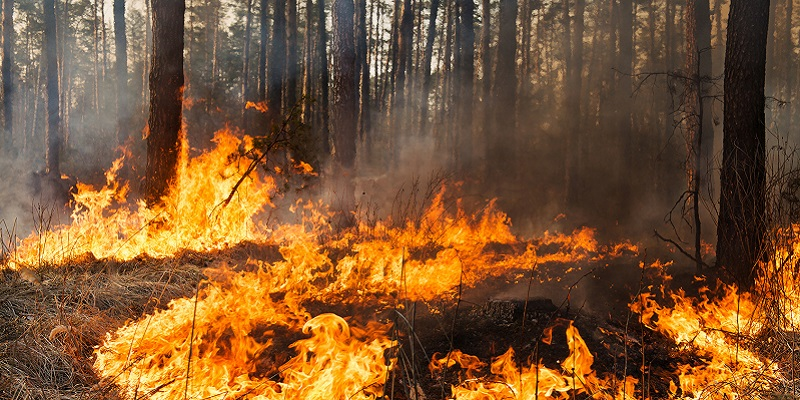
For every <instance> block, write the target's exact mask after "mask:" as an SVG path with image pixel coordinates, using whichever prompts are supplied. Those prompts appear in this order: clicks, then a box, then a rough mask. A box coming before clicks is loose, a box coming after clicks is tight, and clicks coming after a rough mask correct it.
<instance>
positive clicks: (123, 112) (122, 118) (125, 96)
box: [114, 0, 131, 145]
mask: <svg viewBox="0 0 800 400" xmlns="http://www.w3.org/2000/svg"><path fill="white" fill-rule="evenodd" d="M125 33H126V30H125V0H114V44H115V46H116V56H117V65H116V67H117V68H116V69H117V145H123V144H124V143H125V142H126V141H127V140H128V135H129V134H130V133H129V131H128V128H129V127H130V126H131V106H130V97H129V96H130V94H129V93H128V38H127V36H125Z"/></svg>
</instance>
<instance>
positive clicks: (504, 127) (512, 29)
mask: <svg viewBox="0 0 800 400" xmlns="http://www.w3.org/2000/svg"><path fill="white" fill-rule="evenodd" d="M516 21H517V2H516V0H500V18H499V20H498V22H497V26H498V27H499V28H500V32H499V35H498V38H497V68H496V70H495V90H494V99H493V105H494V107H495V114H494V128H495V132H493V135H492V136H493V140H492V142H491V148H490V150H489V151H490V153H489V159H490V160H491V162H490V163H489V164H490V166H489V167H488V171H489V178H490V179H491V180H492V182H495V183H496V184H498V185H499V188H498V189H500V193H501V194H507V193H505V192H504V191H505V189H506V185H508V184H513V182H515V175H514V172H513V171H514V168H515V166H516V160H517V154H516V153H517V152H516V146H517V144H516V137H515V129H516V118H515V116H516V106H517V99H516V90H517V82H516V54H517V47H516V46H517V41H516V38H517V24H516Z"/></svg>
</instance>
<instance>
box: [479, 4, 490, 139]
mask: <svg viewBox="0 0 800 400" xmlns="http://www.w3.org/2000/svg"><path fill="white" fill-rule="evenodd" d="M491 14H492V13H491V8H490V4H489V0H482V1H481V16H482V17H483V21H482V22H483V24H482V26H481V64H482V65H483V78H482V79H481V92H482V93H481V97H482V101H483V136H484V137H488V136H489V135H490V134H491V131H492V101H491V97H492V54H491V50H490V49H489V44H490V41H491V34H492V31H491V26H492V15H491Z"/></svg>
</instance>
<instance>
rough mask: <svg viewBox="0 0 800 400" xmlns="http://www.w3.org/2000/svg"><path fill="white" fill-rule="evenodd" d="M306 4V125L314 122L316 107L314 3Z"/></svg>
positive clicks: (304, 86) (304, 65)
mask: <svg viewBox="0 0 800 400" xmlns="http://www.w3.org/2000/svg"><path fill="white" fill-rule="evenodd" d="M305 6H306V21H305V33H304V35H305V36H304V38H303V55H304V58H303V96H304V97H305V101H303V122H304V123H305V124H306V125H312V124H313V114H314V108H313V107H312V101H311V100H313V99H314V98H315V95H314V85H313V82H314V80H315V79H314V47H313V44H314V36H313V35H314V3H313V2H312V1H311V0H305Z"/></svg>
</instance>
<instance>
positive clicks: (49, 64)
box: [44, 0, 61, 177]
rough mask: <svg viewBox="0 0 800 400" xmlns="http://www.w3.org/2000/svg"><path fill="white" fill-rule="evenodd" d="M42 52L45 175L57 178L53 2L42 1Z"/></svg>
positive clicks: (58, 134)
mask: <svg viewBox="0 0 800 400" xmlns="http://www.w3.org/2000/svg"><path fill="white" fill-rule="evenodd" d="M44 52H45V56H44V57H45V65H46V71H47V72H46V73H47V81H46V86H47V132H46V136H47V140H46V142H47V148H46V152H45V160H46V169H47V171H46V172H47V173H48V174H50V175H51V176H55V177H59V176H60V175H61V171H60V169H59V167H60V162H59V156H60V152H61V132H60V125H61V119H60V115H59V96H58V55H57V50H56V10H55V1H54V0H44Z"/></svg>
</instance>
